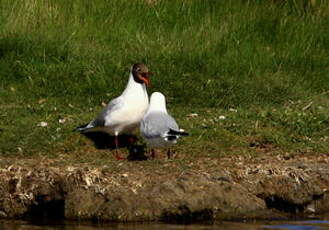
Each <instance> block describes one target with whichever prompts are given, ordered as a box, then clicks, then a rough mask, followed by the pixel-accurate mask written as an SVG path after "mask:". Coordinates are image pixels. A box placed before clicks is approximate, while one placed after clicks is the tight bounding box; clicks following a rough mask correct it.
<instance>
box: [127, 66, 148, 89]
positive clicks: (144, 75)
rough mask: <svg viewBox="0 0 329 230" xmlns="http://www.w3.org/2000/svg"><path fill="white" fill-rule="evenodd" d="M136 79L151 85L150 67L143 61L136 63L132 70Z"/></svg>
mask: <svg viewBox="0 0 329 230" xmlns="http://www.w3.org/2000/svg"><path fill="white" fill-rule="evenodd" d="M131 72H132V74H133V77H134V80H135V81H136V82H138V83H140V84H143V83H144V84H145V85H146V86H149V85H150V75H152V73H151V72H149V69H148V68H147V66H146V65H145V64H143V63H137V64H134V65H133V67H132V70H131Z"/></svg>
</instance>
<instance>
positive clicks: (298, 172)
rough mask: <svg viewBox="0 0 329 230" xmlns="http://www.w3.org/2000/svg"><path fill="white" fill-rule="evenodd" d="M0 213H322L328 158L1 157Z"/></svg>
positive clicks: (171, 217) (189, 217) (168, 216)
mask: <svg viewBox="0 0 329 230" xmlns="http://www.w3.org/2000/svg"><path fill="white" fill-rule="evenodd" d="M0 162H1V168H0V184H1V186H0V217H1V218H51V219H72V220H73V219H77V220H94V221H118V222H128V221H164V222H184V223H186V222H196V221H214V220H237V219H273V218H291V216H301V217H313V216H317V215H322V214H325V213H327V212H328V211H329V193H328V188H329V164H328V162H329V156H328V155H326V154H322V155H321V154H315V155H312V154H309V153H308V154H297V153H296V154H271V153H263V154H259V155H258V156H247V155H246V156H234V155H231V156H226V157H222V158H196V159H191V160H184V161H180V160H166V159H155V160H147V161H117V162H114V163H113V164H112V165H102V166H86V164H84V165H82V164H74V165H63V166H61V165H60V164H58V163H56V164H54V163H53V160H50V159H45V158H43V159H42V160H41V161H40V160H36V159H8V158H2V159H0Z"/></svg>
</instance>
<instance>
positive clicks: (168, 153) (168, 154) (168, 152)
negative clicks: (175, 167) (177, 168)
mask: <svg viewBox="0 0 329 230" xmlns="http://www.w3.org/2000/svg"><path fill="white" fill-rule="evenodd" d="M170 154H171V152H170V149H168V151H167V156H168V159H170Z"/></svg>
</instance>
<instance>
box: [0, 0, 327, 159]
mask: <svg viewBox="0 0 329 230" xmlns="http://www.w3.org/2000/svg"><path fill="white" fill-rule="evenodd" d="M154 2H155V3H154ZM285 2H286V3H285V4H284V3H280V1H257V0H250V1H242V0H241V1H240V0H234V1H233V0H232V1H211V0H209V1H201V0H190V1H183V0H175V1H174V0H172V1H164V0H163V1H153V3H152V1H143V0H138V1H137V0H131V1H128V0H113V1H105V0H96V1H93V2H92V3H89V2H88V1H83V0H73V1H64V0H58V1H50V0H43V1H38V0H26V1H23V2H22V1H19V0H0V11H1V13H0V69H1V71H0V118H1V120H0V128H1V129H2V131H0V137H1V138H0V151H1V153H2V154H7V155H8V154H17V153H18V154H23V155H31V154H34V155H35V154H38V155H55V156H56V154H57V153H62V152H68V153H70V154H73V153H76V154H77V155H79V154H81V153H82V152H88V151H93V150H91V148H92V147H90V146H89V143H88V144H86V143H85V139H84V138H83V137H81V136H79V135H78V134H75V133H72V132H71V130H72V129H73V128H74V127H75V126H77V125H79V124H81V123H85V122H87V121H89V120H90V119H91V118H92V117H94V116H95V115H96V114H97V112H98V111H99V110H100V109H101V102H107V101H108V100H109V99H110V98H113V97H114V96H117V95H118V94H120V92H121V91H122V89H123V88H124V86H125V84H126V81H127V74H128V68H129V66H130V65H131V64H132V63H135V62H139V61H142V62H145V63H147V64H148V65H149V66H150V68H151V70H152V71H153V72H155V75H154V77H153V79H152V83H153V88H152V89H151V90H150V92H151V91H157V90H161V91H162V92H163V93H164V94H165V95H166V96H167V100H168V109H169V110H170V111H171V112H172V113H173V115H174V116H175V117H176V118H177V120H178V121H179V123H180V124H181V125H182V126H183V127H184V128H185V129H186V130H188V131H189V132H190V133H191V134H192V135H191V136H190V137H188V138H186V139H185V140H183V141H182V142H181V144H180V145H178V146H177V148H176V149H177V151H178V152H184V153H188V154H190V155H194V156H199V155H200V154H202V155H212V156H218V155H221V154H228V153H242V152H254V150H255V149H264V148H265V149H270V150H279V151H288V152H291V151H302V152H326V153H327V152H328V149H329V144H328V133H329V129H328V127H329V121H328V120H329V115H328V114H329V100H328V95H329V93H328V91H329V83H328V82H329V74H328V73H329V59H328V53H329V31H328V26H329V6H328V4H326V1H317V4H316V5H315V6H304V5H302V4H300V5H298V4H297V3H296V2H297V1H285ZM300 2H301V1H300ZM310 103H311V104H310ZM307 105H310V106H307ZM229 108H234V109H236V110H237V112H235V111H232V110H231V111H230V110H229ZM189 113H197V114H198V115H199V116H197V117H188V116H187V115H188V114H189ZM221 115H224V116H225V117H226V119H220V116H221ZM59 119H65V120H63V121H64V123H60V122H59ZM42 121H45V122H48V126H47V127H40V126H38V124H40V122H42ZM250 145H251V146H255V147H249V146H250Z"/></svg>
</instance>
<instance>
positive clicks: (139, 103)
mask: <svg viewBox="0 0 329 230" xmlns="http://www.w3.org/2000/svg"><path fill="white" fill-rule="evenodd" d="M150 75H151V72H149V69H148V68H147V66H146V65H145V64H142V63H137V64H134V65H133V66H132V68H131V71H130V74H129V80H128V84H127V86H126V88H125V90H124V91H123V93H122V94H121V95H120V96H119V97H117V98H114V99H113V100H111V101H110V102H109V103H108V105H107V106H106V107H105V108H104V109H103V110H102V111H101V112H100V113H99V115H98V116H97V117H96V119H94V120H92V121H91V122H89V123H88V124H87V125H84V126H81V127H78V128H77V131H79V132H81V133H86V132H97V131H100V132H105V133H108V134H110V135H114V136H115V145H116V149H117V147H118V146H119V143H118V135H120V134H131V133H132V132H133V131H134V130H135V129H136V128H137V127H138V125H139V123H140V121H141V120H142V118H143V116H144V114H145V112H146V110H147V108H148V104H149V99H148V94H147V91H146V86H149V84H150V78H149V76H150ZM117 158H118V156H117Z"/></svg>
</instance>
